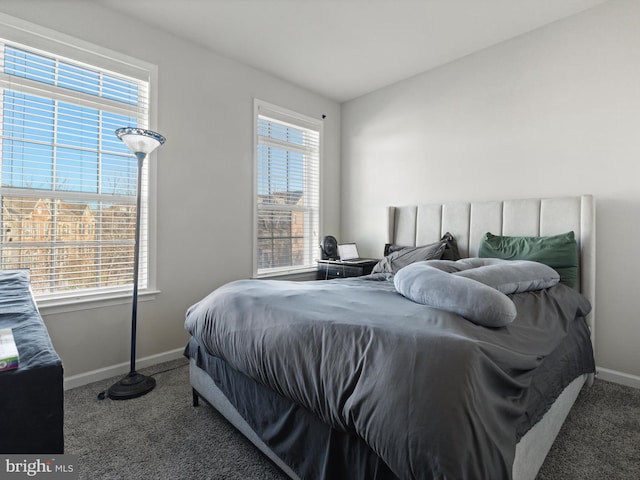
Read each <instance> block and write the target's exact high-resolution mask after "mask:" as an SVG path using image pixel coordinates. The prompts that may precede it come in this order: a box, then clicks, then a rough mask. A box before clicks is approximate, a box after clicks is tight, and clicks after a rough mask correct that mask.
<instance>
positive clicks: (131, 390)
mask: <svg viewBox="0 0 640 480" xmlns="http://www.w3.org/2000/svg"><path fill="white" fill-rule="evenodd" d="M116 135H117V136H118V138H119V139H120V140H122V141H123V142H124V143H125V144H126V145H127V147H129V149H130V150H131V151H132V152H133V153H134V154H135V156H136V159H137V161H138V170H137V172H138V175H137V186H136V231H135V243H134V247H133V298H132V306H131V360H130V368H129V373H128V374H127V375H126V376H125V377H124V378H122V379H120V380H119V381H118V382H116V383H115V384H113V385H112V386H111V387H109V389H108V390H107V395H108V396H109V398H111V399H113V400H126V399H129V398H136V397H140V396H142V395H145V394H147V393H149V392H150V391H151V390H153V389H154V387H155V386H156V380H155V378H153V377H150V376H147V375H142V374H141V373H138V372H136V337H137V325H138V275H139V271H140V217H141V212H140V208H141V203H142V202H141V195H142V166H143V164H144V159H145V158H146V157H147V155H148V154H149V153H151V152H153V151H154V150H155V149H156V148H158V147H159V146H160V145H162V144H163V143H164V142H165V138H164V137H163V136H162V135H160V134H158V133H155V132H152V131H150V130H144V129H141V128H132V127H125V128H119V129H118V130H116Z"/></svg>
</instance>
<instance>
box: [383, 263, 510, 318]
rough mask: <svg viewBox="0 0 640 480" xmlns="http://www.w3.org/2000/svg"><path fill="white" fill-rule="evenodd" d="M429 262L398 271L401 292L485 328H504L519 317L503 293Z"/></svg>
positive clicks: (396, 285)
mask: <svg viewBox="0 0 640 480" xmlns="http://www.w3.org/2000/svg"><path fill="white" fill-rule="evenodd" d="M429 263H430V262H417V263H414V264H411V265H408V266H406V267H405V268H403V269H401V270H399V271H398V273H396V275H395V277H394V279H393V283H394V285H395V287H396V290H397V291H398V293H400V294H401V295H403V296H405V297H406V298H408V299H409V300H412V301H414V302H416V303H420V304H422V305H427V306H429V307H433V308H437V309H440V310H445V311H447V312H451V313H455V314H457V315H460V316H462V317H464V318H466V319H467V320H470V321H472V322H473V323H476V324H478V325H483V326H485V327H503V326H505V325H508V324H509V323H511V322H513V320H514V319H515V318H516V315H517V311H516V306H515V304H514V303H513V301H512V300H511V299H510V298H509V297H507V296H506V295H505V294H504V293H502V292H499V291H498V290H496V289H495V288H492V287H490V286H488V285H485V284H483V283H480V282H478V281H476V280H473V279H471V278H465V277H462V276H460V275H456V274H451V273H447V272H445V271H442V270H440V269H438V268H435V267H432V266H429ZM452 263H455V262H452Z"/></svg>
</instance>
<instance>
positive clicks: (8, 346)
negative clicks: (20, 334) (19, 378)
mask: <svg viewBox="0 0 640 480" xmlns="http://www.w3.org/2000/svg"><path fill="white" fill-rule="evenodd" d="M18 365H20V357H19V355H18V347H16V341H15V340H14V338H13V332H12V331H11V329H10V328H0V372H3V371H5V370H13V369H14V368H18Z"/></svg>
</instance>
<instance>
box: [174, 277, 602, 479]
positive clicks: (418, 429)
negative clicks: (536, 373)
mask: <svg viewBox="0 0 640 480" xmlns="http://www.w3.org/2000/svg"><path fill="white" fill-rule="evenodd" d="M510 298H511V299H512V300H513V301H514V303H515V304H516V307H517V310H518V315H517V317H516V319H515V321H514V322H513V323H511V324H509V325H508V326H506V327H503V328H497V329H492V328H487V327H483V326H479V325H476V324H473V323H471V322H469V321H468V320H466V319H464V318H462V317H460V316H457V315H455V314H453V313H448V312H445V311H441V310H436V309H433V308H430V307H427V306H424V305H420V304H418V303H414V302H412V301H410V300H408V299H406V298H404V297H402V296H401V295H400V294H398V293H397V292H396V290H395V288H394V286H393V281H392V277H391V276H390V275H384V274H379V275H371V276H368V277H362V278H357V279H346V280H339V281H321V282H281V281H270V280H241V281H237V282H233V283H230V284H227V285H225V286H223V287H221V288H219V289H217V290H216V291H214V292H213V293H212V294H210V295H209V296H208V297H206V298H205V299H203V300H202V301H201V302H199V303H197V304H195V305H194V306H193V307H191V308H190V309H189V311H188V312H187V318H186V323H185V326H186V328H187V330H188V331H189V332H190V333H191V335H193V336H194V338H196V339H197V340H198V342H199V343H200V344H201V345H202V346H203V347H204V348H206V349H207V351H208V352H209V353H210V354H212V355H215V356H218V357H220V358H222V359H224V360H226V361H227V362H228V363H229V364H230V365H231V366H233V367H234V368H236V369H237V370H239V371H241V372H243V373H244V374H246V375H248V376H249V377H251V378H253V379H255V380H256V381H259V382H261V383H263V384H264V385H266V386H268V387H270V388H271V389H273V390H275V391H276V392H278V393H279V394H281V395H282V396H284V397H286V398H288V399H290V400H292V401H294V402H296V403H298V404H300V405H302V406H304V407H305V408H307V409H308V410H310V411H312V412H313V413H314V414H315V415H317V416H318V417H319V418H321V419H322V420H323V421H324V422H326V423H327V424H329V425H331V426H332V427H334V428H337V429H340V430H344V431H347V432H351V433H354V434H357V435H358V436H360V437H361V438H363V439H364V441H365V442H366V443H367V444H368V445H369V446H370V448H372V449H373V450H374V451H375V452H376V453H377V454H378V456H380V458H382V459H383V460H384V461H385V462H386V463H387V465H388V466H389V467H390V468H391V470H392V471H393V472H394V473H395V474H396V475H397V476H398V477H400V478H407V479H410V478H422V479H434V478H438V479H440V478H442V479H444V478H449V479H495V480H499V479H509V478H510V477H511V469H512V463H513V457H514V452H515V443H516V431H515V429H516V423H517V420H518V418H520V416H521V415H522V411H523V407H524V397H525V395H526V387H527V385H528V383H529V381H530V378H531V372H532V370H533V369H535V368H536V367H537V366H538V365H539V364H540V363H541V362H542V360H543V359H544V357H545V356H546V355H548V354H549V353H551V352H552V351H553V350H554V348H555V347H556V346H557V345H558V344H559V343H560V342H561V341H562V339H563V338H564V336H565V335H566V332H567V329H568V325H569V324H570V322H573V321H582V320H578V318H579V317H581V316H584V315H586V313H588V311H589V308H590V307H589V304H588V302H587V300H586V299H585V298H584V297H582V296H581V295H580V294H578V293H577V292H575V291H574V290H572V289H570V288H568V287H566V286H564V285H560V284H559V285H556V286H554V287H552V288H549V289H546V290H540V291H535V292H526V293H518V294H515V295H511V296H510Z"/></svg>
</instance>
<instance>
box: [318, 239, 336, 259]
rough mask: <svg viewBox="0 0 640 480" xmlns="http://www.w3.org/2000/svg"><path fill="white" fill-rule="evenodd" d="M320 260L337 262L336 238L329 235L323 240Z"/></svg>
mask: <svg viewBox="0 0 640 480" xmlns="http://www.w3.org/2000/svg"><path fill="white" fill-rule="evenodd" d="M320 250H321V254H320V258H321V259H322V260H337V259H338V241H337V240H336V237H332V236H331V235H327V236H326V237H324V238H323V239H322V243H321V244H320Z"/></svg>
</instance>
